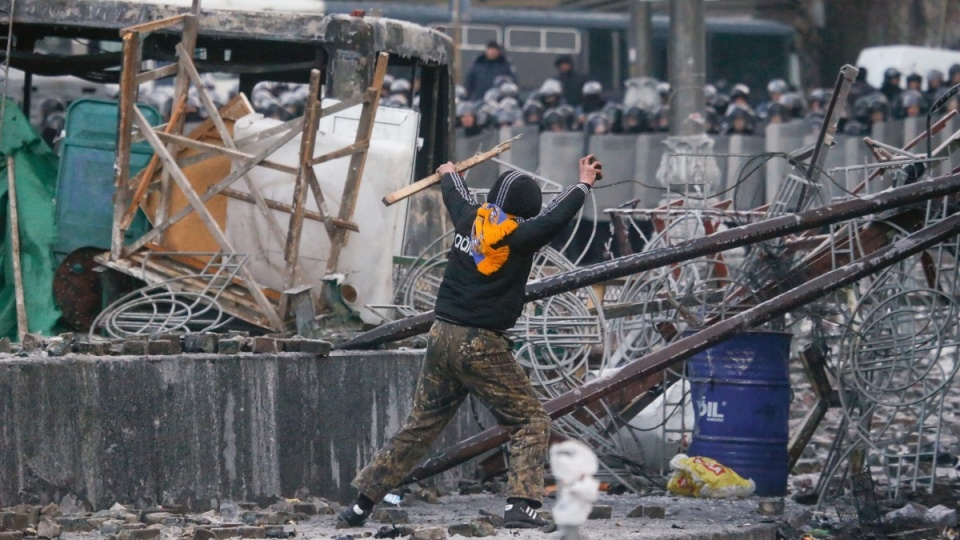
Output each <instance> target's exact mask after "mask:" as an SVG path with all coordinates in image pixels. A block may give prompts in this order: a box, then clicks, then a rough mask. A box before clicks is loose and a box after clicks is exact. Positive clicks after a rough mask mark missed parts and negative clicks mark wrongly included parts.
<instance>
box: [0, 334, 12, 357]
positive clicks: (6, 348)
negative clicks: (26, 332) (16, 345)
mask: <svg viewBox="0 0 960 540" xmlns="http://www.w3.org/2000/svg"><path fill="white" fill-rule="evenodd" d="M12 351H13V347H11V346H10V338H8V337H3V338H0V353H9V352H12Z"/></svg>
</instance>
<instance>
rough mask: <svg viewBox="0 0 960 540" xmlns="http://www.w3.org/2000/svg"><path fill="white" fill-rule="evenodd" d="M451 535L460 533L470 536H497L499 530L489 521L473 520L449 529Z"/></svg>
mask: <svg viewBox="0 0 960 540" xmlns="http://www.w3.org/2000/svg"><path fill="white" fill-rule="evenodd" d="M447 532H449V533H450V535H451V536H454V535H458V534H459V535H460V536H466V537H468V538H483V537H485V536H496V535H497V530H496V529H495V528H494V527H493V525H491V524H490V523H489V522H487V521H480V520H478V521H472V522H470V523H460V524H457V525H453V526H451V527H450V528H449V529H447Z"/></svg>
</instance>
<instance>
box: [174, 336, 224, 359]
mask: <svg viewBox="0 0 960 540" xmlns="http://www.w3.org/2000/svg"><path fill="white" fill-rule="evenodd" d="M219 340H220V336H218V335H217V334H214V333H210V332H206V333H203V334H186V335H185V336H183V349H184V352H188V353H206V354H211V353H215V352H217V342H218V341H219Z"/></svg>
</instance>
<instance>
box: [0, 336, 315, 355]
mask: <svg viewBox="0 0 960 540" xmlns="http://www.w3.org/2000/svg"><path fill="white" fill-rule="evenodd" d="M331 348H332V345H331V343H330V342H329V341H324V340H320V339H307V338H303V337H300V336H297V335H295V334H293V333H291V332H287V333H277V334H267V335H262V336H251V335H250V333H249V332H247V331H243V330H231V331H229V332H226V333H223V334H218V333H213V332H206V333H200V334H161V335H150V336H127V337H125V338H114V339H101V338H96V337H92V338H91V337H88V336H85V335H76V334H73V333H65V334H60V335H59V336H54V337H50V338H47V337H44V336H41V335H39V334H26V336H25V337H24V339H23V341H22V342H20V344H19V348H18V347H17V345H16V344H12V343H10V340H9V339H8V338H5V337H4V338H2V339H0V354H15V355H16V356H24V357H26V356H32V355H42V356H46V357H60V356H66V355H69V354H84V355H92V356H144V355H151V356H152V355H174V354H184V353H186V354H221V355H233V354H241V353H255V354H277V353H309V354H315V355H319V356H326V355H328V354H330V349H331Z"/></svg>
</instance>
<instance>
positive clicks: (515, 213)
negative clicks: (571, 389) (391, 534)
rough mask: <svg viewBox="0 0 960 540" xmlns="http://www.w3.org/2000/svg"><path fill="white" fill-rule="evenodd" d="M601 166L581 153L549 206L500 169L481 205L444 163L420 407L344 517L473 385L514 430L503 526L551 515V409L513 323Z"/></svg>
mask: <svg viewBox="0 0 960 540" xmlns="http://www.w3.org/2000/svg"><path fill="white" fill-rule="evenodd" d="M600 169H601V164H600V162H599V161H597V160H596V158H594V156H592V155H589V156H586V157H584V158H582V159H581V160H580V181H579V182H578V183H577V184H574V185H572V186H569V187H567V188H566V189H564V190H563V192H561V193H560V194H559V195H557V197H556V198H554V199H553V201H552V202H551V203H550V204H549V205H548V206H547V207H546V208H545V209H543V212H541V209H542V207H541V205H542V196H541V193H540V186H539V185H538V184H537V183H536V182H535V181H534V180H533V179H532V178H530V177H529V176H527V175H525V174H523V173H520V172H517V171H510V172H507V173H504V174H502V175H501V176H500V178H498V179H497V182H496V183H495V184H494V185H493V188H492V189H491V190H490V193H489V194H488V196H487V201H488V202H487V203H486V204H482V205H481V204H478V203H477V202H476V201H475V200H474V199H473V197H472V196H471V195H470V192H469V191H468V190H467V186H466V184H464V181H463V178H461V177H460V175H459V174H458V173H457V172H456V169H455V168H454V164H453V163H450V162H448V163H445V164H444V165H441V166H440V168H439V169H437V172H438V173H439V174H441V175H442V176H441V180H440V186H441V189H442V191H443V202H444V204H445V205H446V207H447V211H449V212H450V217H451V218H452V221H453V223H454V225H455V234H454V237H453V245H452V246H451V248H450V253H449V255H448V257H447V265H446V270H445V271H444V275H443V281H442V283H441V284H440V289H439V291H438V293H437V303H436V307H435V312H436V316H437V318H436V322H434V324H433V327H432V328H431V329H430V334H429V337H428V340H427V350H426V356H425V358H424V361H423V368H422V370H421V372H420V379H419V381H418V382H417V390H416V394H415V395H414V401H413V410H412V411H411V412H410V416H409V417H408V418H407V421H406V423H405V424H404V426H403V427H402V428H400V431H398V432H397V433H395V434H394V435H393V437H392V438H391V439H390V440H389V441H387V443H386V444H385V445H384V446H383V448H382V449H380V451H379V452H378V453H377V455H376V456H375V457H374V458H373V461H372V462H371V463H370V464H369V465H367V467H366V468H364V469H363V470H362V471H360V473H359V474H358V475H357V477H356V478H355V479H354V480H353V486H354V487H356V488H357V489H358V490H359V492H360V493H359V495H358V497H357V499H356V501H354V502H353V503H352V504H351V505H350V506H348V507H346V508H344V509H343V510H341V511H340V513H339V514H338V518H339V519H340V520H341V521H343V522H346V523H347V524H348V525H350V526H354V527H359V526H361V525H363V524H364V522H365V521H366V520H367V517H368V516H369V515H370V513H371V512H372V510H373V506H374V504H375V503H376V502H377V501H380V500H381V499H382V498H383V497H384V496H385V495H386V494H387V493H388V492H389V491H390V490H391V489H393V488H394V487H396V486H397V484H398V483H399V482H400V481H401V480H402V479H403V478H404V477H405V476H406V475H407V473H408V472H409V471H410V470H411V469H412V468H413V467H414V466H415V465H417V464H418V463H419V462H420V461H421V459H423V457H424V454H425V453H426V451H427V450H428V449H429V447H430V445H431V444H432V443H433V441H434V440H435V439H436V438H437V436H439V435H440V432H441V431H442V430H443V428H444V426H446V425H447V422H449V421H450V419H451V418H453V416H454V414H456V412H457V409H458V408H459V407H460V404H461V403H463V400H464V399H465V398H466V397H467V394H473V395H474V396H475V397H476V398H477V399H479V400H480V401H481V402H482V403H483V404H484V405H485V406H486V407H487V408H489V409H490V412H491V413H492V414H493V416H494V417H496V419H497V421H498V422H499V423H500V425H502V426H504V427H506V428H507V429H509V430H510V433H511V435H510V444H509V456H510V470H509V473H508V482H509V485H508V491H507V505H506V509H505V511H504V516H503V517H504V521H505V527H507V528H535V527H541V526H543V525H546V524H547V523H548V522H547V521H546V520H545V519H543V518H542V517H540V515H539V514H538V513H537V511H536V509H537V508H539V507H540V506H541V505H542V502H541V499H542V496H543V466H544V463H545V461H546V457H547V443H548V441H549V433H548V430H549V427H550V418H549V416H547V413H546V412H545V411H544V409H543V406H542V405H541V404H540V401H539V399H537V395H536V393H535V392H534V390H533V385H531V384H530V379H528V378H527V375H526V374H525V373H524V372H523V370H522V369H521V368H520V366H519V365H517V363H516V361H514V358H513V353H512V350H511V343H510V341H508V339H507V337H506V331H507V330H509V329H510V328H511V327H513V326H514V325H515V324H516V322H517V319H518V318H519V317H520V314H521V311H522V310H523V294H524V288H525V286H526V283H527V277H528V276H529V274H530V268H531V266H532V265H533V258H534V255H535V254H536V253H537V251H539V250H540V249H541V248H542V247H544V246H545V245H547V244H548V243H549V242H550V241H551V240H552V239H553V238H554V237H555V236H556V235H557V234H559V233H560V232H561V231H562V230H563V228H564V226H565V225H566V224H567V223H568V222H569V221H570V220H571V219H573V218H574V216H575V215H576V214H577V212H578V211H579V210H580V207H581V206H582V205H583V202H584V200H585V198H586V196H587V195H588V194H589V192H590V189H591V187H593V184H594V182H596V180H597V179H598V178H599V177H600Z"/></svg>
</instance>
